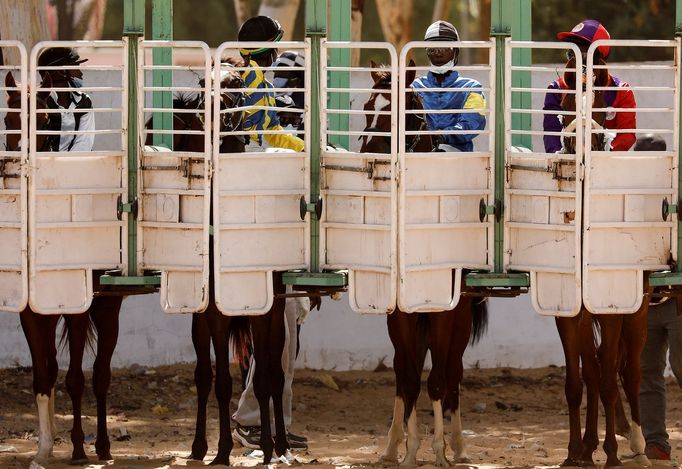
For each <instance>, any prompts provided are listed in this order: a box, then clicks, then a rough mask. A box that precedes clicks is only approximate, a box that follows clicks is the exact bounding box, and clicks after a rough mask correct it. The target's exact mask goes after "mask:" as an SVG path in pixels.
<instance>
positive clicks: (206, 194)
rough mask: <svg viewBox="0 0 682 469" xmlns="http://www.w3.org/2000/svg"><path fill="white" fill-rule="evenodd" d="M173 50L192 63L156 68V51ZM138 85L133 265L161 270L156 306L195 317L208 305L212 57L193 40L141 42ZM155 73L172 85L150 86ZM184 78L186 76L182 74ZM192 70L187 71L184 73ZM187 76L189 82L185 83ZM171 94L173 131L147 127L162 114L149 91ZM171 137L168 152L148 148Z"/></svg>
mask: <svg viewBox="0 0 682 469" xmlns="http://www.w3.org/2000/svg"><path fill="white" fill-rule="evenodd" d="M163 48H171V49H172V52H173V55H174V56H175V57H176V58H181V60H182V61H183V62H185V63H186V62H189V63H190V65H180V64H178V63H177V62H178V59H176V63H175V64H172V65H153V62H152V55H153V52H154V51H158V50H161V49H163ZM139 57H140V62H141V68H142V70H144V72H145V73H141V74H140V75H139V77H138V80H139V96H140V100H142V99H144V105H143V106H141V107H140V111H139V114H138V115H139V120H138V122H139V128H140V132H141V136H142V139H143V140H142V141H143V143H144V144H145V145H144V146H142V152H141V153H140V159H139V161H140V173H141V177H140V178H139V179H138V181H139V194H140V204H139V215H138V220H139V224H138V247H137V248H138V253H139V256H138V261H139V270H140V271H143V272H144V271H150V270H152V271H161V289H160V293H161V295H160V300H161V307H162V308H163V310H164V311H165V312H167V313H194V312H199V311H203V310H205V309H206V306H207V305H208V300H209V229H210V221H209V217H210V202H211V122H212V115H211V100H212V98H211V96H212V89H213V88H212V82H211V61H212V57H211V53H210V50H209V48H208V46H207V45H206V44H204V43H203V42H196V41H141V42H140V54H139ZM153 71H159V72H160V71H165V72H166V73H169V74H170V75H171V84H170V86H162V87H160V86H158V84H157V85H155V84H154V83H153ZM182 72H185V73H184V74H183V73H182ZM187 72H190V73H187ZM187 77H191V78H189V81H188V78H187ZM160 91H164V92H167V93H173V101H174V103H173V109H172V111H170V112H172V113H173V118H172V122H173V130H166V131H162V130H156V131H154V130H152V129H151V128H150V129H145V123H146V122H147V119H149V118H150V115H151V113H153V112H157V113H158V112H161V111H162V110H163V109H161V108H155V107H154V103H153V95H154V92H157V93H158V92H160ZM154 134H155V135H163V134H166V135H171V139H172V140H173V149H172V150H171V149H168V148H167V147H163V146H150V145H148V144H152V143H153V141H151V140H152V138H153V135H154Z"/></svg>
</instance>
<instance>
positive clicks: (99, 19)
mask: <svg viewBox="0 0 682 469" xmlns="http://www.w3.org/2000/svg"><path fill="white" fill-rule="evenodd" d="M106 12H107V0H92V10H91V12H90V21H89V22H88V29H87V30H86V31H85V35H84V36H83V39H85V40H91V41H96V40H99V39H102V29H103V28H104V15H105V14H106Z"/></svg>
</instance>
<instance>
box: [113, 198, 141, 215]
mask: <svg viewBox="0 0 682 469" xmlns="http://www.w3.org/2000/svg"><path fill="white" fill-rule="evenodd" d="M123 212H126V213H131V214H132V215H133V218H134V219H137V199H135V200H133V201H132V202H131V203H127V204H124V203H123V197H122V196H121V194H119V195H118V199H117V200H116V218H118V219H119V220H121V219H122V218H123Z"/></svg>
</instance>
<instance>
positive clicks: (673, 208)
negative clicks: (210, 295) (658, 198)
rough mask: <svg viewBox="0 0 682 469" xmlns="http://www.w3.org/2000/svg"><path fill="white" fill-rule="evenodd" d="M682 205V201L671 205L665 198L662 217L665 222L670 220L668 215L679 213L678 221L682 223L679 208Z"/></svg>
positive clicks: (681, 212) (681, 213) (681, 214)
mask: <svg viewBox="0 0 682 469" xmlns="http://www.w3.org/2000/svg"><path fill="white" fill-rule="evenodd" d="M681 205H682V200H678V201H677V204H671V203H670V202H668V198H667V197H666V198H664V199H663V202H662V203H661V216H662V217H663V221H667V220H668V215H670V214H671V213H677V220H678V221H682V211H680V209H679V207H680V206H681Z"/></svg>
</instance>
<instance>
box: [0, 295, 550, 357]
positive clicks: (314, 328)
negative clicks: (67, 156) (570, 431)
mask: <svg viewBox="0 0 682 469" xmlns="http://www.w3.org/2000/svg"><path fill="white" fill-rule="evenodd" d="M123 304H124V308H123V310H122V312H121V320H120V323H121V330H120V336H119V342H118V346H117V347H116V353H115V354H114V359H113V366H114V367H122V366H129V365H131V364H133V363H138V364H141V365H163V364H169V363H177V362H193V361H194V360H195V356H194V350H193V348H192V341H191V337H190V324H191V317H190V316H189V315H167V314H164V313H163V312H162V311H161V308H160V307H159V297H158V295H145V296H137V297H130V298H127V299H126V300H125V302H124V303H123ZM62 355H63V356H62V357H61V363H62V366H64V365H65V363H66V361H65V356H66V355H68V354H62ZM382 359H383V360H384V363H385V364H386V365H388V366H391V363H392V360H393V348H392V346H391V342H390V341H389V339H388V334H387V332H386V318H385V316H383V315H382V316H365V315H358V314H355V313H353V312H352V311H351V310H350V308H349V307H348V301H347V299H346V298H345V297H344V298H343V299H342V300H341V301H339V302H335V301H332V300H329V299H325V301H324V303H323V307H322V309H321V310H320V311H317V310H315V311H313V312H311V313H310V314H309V315H308V318H307V319H306V322H305V323H304V324H303V326H302V328H301V352H300V355H299V358H298V364H297V365H298V366H299V367H308V368H321V369H329V370H349V369H374V368H375V367H376V366H377V364H378V363H379V362H380V361H381V360H382ZM89 360H91V358H89ZM464 362H465V366H467V367H471V366H474V365H476V364H478V366H481V367H493V366H512V367H536V366H546V365H550V364H556V365H561V364H563V355H562V352H561V344H560V343H559V336H558V335H557V332H556V329H555V327H554V320H553V319H552V318H543V317H540V316H538V315H537V314H535V313H534V312H533V311H532V309H531V307H530V301H529V298H528V296H524V297H519V298H515V299H494V300H492V302H491V305H490V312H489V329H488V332H487V334H486V335H485V337H484V338H483V340H482V341H481V342H480V343H479V344H478V345H476V346H475V347H472V348H470V349H469V350H467V352H466V354H465V357H464ZM30 363H31V360H30V356H29V352H28V346H27V345H26V341H25V339H24V336H23V333H22V331H21V326H20V324H19V315H18V314H13V313H0V367H10V366H14V365H17V364H19V365H30Z"/></svg>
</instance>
